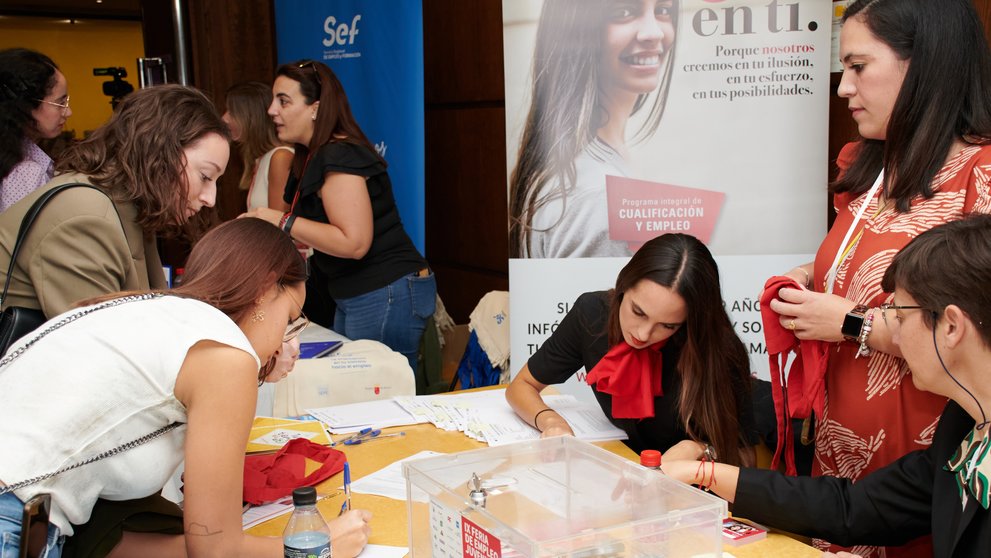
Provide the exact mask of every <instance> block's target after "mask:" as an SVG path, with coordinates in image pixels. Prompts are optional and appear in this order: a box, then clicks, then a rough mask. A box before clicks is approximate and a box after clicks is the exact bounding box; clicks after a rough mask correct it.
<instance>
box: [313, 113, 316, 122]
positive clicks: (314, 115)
mask: <svg viewBox="0 0 991 558" xmlns="http://www.w3.org/2000/svg"><path fill="white" fill-rule="evenodd" d="M316 119H317V113H315V112H314V113H313V120H316Z"/></svg>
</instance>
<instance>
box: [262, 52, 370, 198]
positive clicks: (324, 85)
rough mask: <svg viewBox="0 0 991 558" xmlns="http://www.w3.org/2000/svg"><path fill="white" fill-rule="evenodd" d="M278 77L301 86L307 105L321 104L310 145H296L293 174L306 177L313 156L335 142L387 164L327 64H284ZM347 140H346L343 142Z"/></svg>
mask: <svg viewBox="0 0 991 558" xmlns="http://www.w3.org/2000/svg"><path fill="white" fill-rule="evenodd" d="M275 75H276V76H284V77H287V78H289V79H291V80H293V81H297V82H299V90H300V92H301V93H302V94H303V97H305V98H306V104H308V105H312V104H313V103H315V102H317V101H320V110H318V111H317V119H316V120H315V121H314V122H313V137H312V138H310V144H309V145H301V144H296V156H295V157H294V158H293V162H292V173H293V175H294V176H295V177H296V178H297V179H300V178H302V177H303V167H304V166H306V160H307V158H308V157H309V155H310V153H311V152H313V151H316V150H317V149H319V148H320V146H322V145H325V144H328V143H330V142H332V141H345V142H351V143H356V144H358V145H362V146H364V147H366V148H368V149H369V150H370V151H371V152H372V153H374V154H375V156H376V157H378V158H379V160H380V161H382V164H383V165H384V164H385V159H382V157H381V156H380V155H379V154H378V151H376V150H375V146H374V145H373V144H372V142H371V141H369V140H368V138H367V137H366V136H365V132H363V131H361V127H360V126H358V122H357V121H356V120H355V119H354V115H353V114H352V113H351V103H349V102H348V96H347V94H346V93H345V92H344V86H343V85H341V80H339V79H337V76H336V75H335V74H334V72H333V71H332V70H331V69H330V68H328V67H327V65H326V64H322V63H320V62H316V61H314V60H305V59H304V60H297V61H295V62H290V63H289V64H283V65H281V66H279V68H278V69H277V70H276V71H275ZM342 138H343V139H342Z"/></svg>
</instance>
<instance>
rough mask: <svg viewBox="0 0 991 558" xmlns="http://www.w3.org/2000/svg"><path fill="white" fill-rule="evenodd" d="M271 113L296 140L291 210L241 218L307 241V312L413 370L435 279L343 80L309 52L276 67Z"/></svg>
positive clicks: (284, 136)
mask: <svg viewBox="0 0 991 558" xmlns="http://www.w3.org/2000/svg"><path fill="white" fill-rule="evenodd" d="M272 93H273V97H274V100H273V101H272V105H271V106H270V107H269V110H268V114H269V116H271V117H272V120H273V121H274V122H275V127H276V131H277V133H278V135H279V140H281V141H282V142H284V143H291V144H294V145H295V151H296V152H295V156H294V158H293V165H292V171H291V173H290V176H289V182H288V183H287V184H286V188H285V201H286V203H288V204H289V205H290V209H289V211H288V212H287V213H282V212H280V211H277V210H274V209H269V208H257V209H254V210H252V211H249V212H248V213H246V214H245V215H246V216H252V217H259V218H261V219H265V220H266V221H269V222H270V223H273V224H276V225H278V226H280V227H281V228H282V230H284V231H286V233H288V234H289V235H290V236H292V238H293V239H294V240H297V241H300V242H303V243H305V244H307V245H309V246H311V247H312V248H313V256H312V257H311V258H310V277H309V279H308V280H307V286H306V288H307V293H309V294H308V295H307V297H306V305H305V307H304V311H305V312H306V314H307V316H309V317H310V319H311V320H313V321H314V322H317V323H319V324H321V325H323V326H327V327H331V328H333V330H334V331H336V332H338V333H341V334H343V335H345V336H347V337H349V338H351V339H372V340H375V341H380V342H382V343H384V344H386V345H388V346H389V347H390V348H391V349H393V350H394V351H397V352H400V353H402V354H403V355H404V356H405V357H406V358H407V359H408V360H409V363H410V366H411V367H412V368H413V369H414V370H415V369H416V364H417V355H418V351H419V345H420V337H421V336H422V335H423V330H424V328H425V326H426V321H427V318H429V317H430V316H431V315H432V314H433V313H434V306H435V303H436V296H437V284H436V281H435V280H434V275H433V273H431V272H430V269H429V268H428V267H427V262H426V260H424V258H423V256H422V255H420V253H419V251H417V249H416V246H414V245H413V242H412V241H411V240H410V238H409V236H408V235H407V234H406V230H405V229H404V228H403V224H402V221H401V220H400V217H399V210H398V209H397V207H396V201H395V198H394V197H393V194H392V182H391V180H390V179H389V173H388V172H386V162H385V160H384V159H383V158H382V157H381V156H380V155H379V154H378V153H377V152H376V151H375V147H374V145H373V144H372V142H370V141H369V140H368V138H367V137H366V136H365V134H364V132H362V131H361V128H360V127H359V126H358V123H357V122H356V121H355V119H354V116H353V115H352V114H351V107H350V104H349V103H348V99H347V95H346V94H345V92H344V87H343V86H342V85H341V82H340V80H338V79H337V76H336V75H334V73H333V72H332V71H331V70H330V68H328V67H327V66H326V65H324V64H321V63H320V62H314V61H312V60H300V61H297V62H293V63H290V64H284V65H282V66H280V67H279V68H278V70H277V71H276V78H275V83H274V84H273V86H272Z"/></svg>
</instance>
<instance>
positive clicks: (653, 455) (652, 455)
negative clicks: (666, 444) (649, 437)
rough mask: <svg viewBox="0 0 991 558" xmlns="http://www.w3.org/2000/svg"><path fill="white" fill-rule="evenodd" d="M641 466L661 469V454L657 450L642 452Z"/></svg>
mask: <svg viewBox="0 0 991 558" xmlns="http://www.w3.org/2000/svg"><path fill="white" fill-rule="evenodd" d="M640 465H642V466H644V467H646V468H648V469H657V470H660V469H661V452H659V451H657V450H643V451H642V452H640Z"/></svg>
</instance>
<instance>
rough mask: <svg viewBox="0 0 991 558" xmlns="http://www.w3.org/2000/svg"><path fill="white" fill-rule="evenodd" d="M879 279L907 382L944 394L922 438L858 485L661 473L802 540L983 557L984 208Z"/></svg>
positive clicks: (986, 471)
mask: <svg viewBox="0 0 991 558" xmlns="http://www.w3.org/2000/svg"><path fill="white" fill-rule="evenodd" d="M882 285H883V287H884V290H885V291H887V292H890V293H892V295H891V296H890V297H889V302H886V303H884V304H883V305H882V306H881V307H880V308H879V310H878V313H879V316H878V321H879V322H880V323H884V324H885V327H886V328H887V329H888V331H889V334H890V335H891V339H892V343H893V344H894V345H895V346H897V347H899V348H900V349H901V354H902V356H903V357H904V358H905V360H906V361H907V362H908V366H909V368H910V369H911V382H912V384H913V385H914V387H915V388H916V389H919V390H924V391H926V392H929V393H932V394H933V395H934V396H938V397H939V398H941V399H943V400H944V401H945V400H946V399H947V398H948V399H949V400H950V401H949V403H948V404H944V409H943V410H942V414H941V416H940V418H939V421H938V423H937V424H936V426H935V433H934V435H933V438H932V444H930V445H928V446H926V448H925V449H919V450H915V451H913V452H911V453H909V454H907V455H905V456H903V457H902V458H900V459H898V460H897V461H895V462H894V463H891V464H889V465H888V466H886V467H884V468H881V469H879V470H877V471H874V472H872V473H871V474H869V475H866V476H864V477H862V478H861V479H859V480H857V481H856V482H852V481H851V480H849V479H843V478H836V477H819V478H810V477H786V476H784V475H781V474H780V473H777V472H775V471H768V470H757V469H738V468H736V467H730V466H727V465H724V464H721V463H719V464H715V465H708V464H706V465H701V464H699V463H697V462H689V461H678V462H673V461H669V460H667V459H666V460H665V461H664V472H665V473H667V474H668V475H670V476H671V477H673V478H675V479H678V480H680V481H682V482H686V483H692V484H698V485H703V486H708V487H709V488H710V489H711V490H712V491H713V492H715V493H716V494H717V495H719V496H721V497H723V498H725V499H727V500H729V501H730V502H733V514H734V515H739V516H740V517H745V518H748V519H752V520H754V521H758V522H760V523H763V524H765V525H770V526H772V527H775V528H778V529H783V530H786V531H790V532H794V533H798V534H801V535H804V536H811V537H821V538H824V539H828V540H830V541H835V542H837V543H840V544H843V545H882V546H897V545H902V544H904V543H906V542H908V541H910V540H912V539H915V538H917V537H920V536H924V535H928V534H930V533H931V534H932V552H931V554H930V556H935V557H937V558H951V557H952V558H967V557H974V558H978V557H980V558H984V557H986V556H991V510H989V508H991V492H989V490H991V482H989V481H991V451H989V447H991V437H989V436H988V433H989V430H991V426H989V422H988V420H989V418H991V382H989V381H988V380H989V373H991V372H989V369H988V363H989V362H991V290H989V289H988V285H991V216H988V215H975V216H972V217H968V218H965V219H963V220H960V221H954V222H951V223H948V224H945V225H940V226H937V227H935V228H933V229H930V230H928V231H926V232H923V233H922V234H920V235H919V236H918V237H916V238H915V239H914V240H912V241H911V242H910V243H909V244H908V246H906V247H905V248H904V249H903V250H902V251H901V252H899V253H898V255H896V256H895V257H894V260H893V261H892V262H891V265H890V266H889V267H888V269H887V271H885V273H884V278H883V282H882ZM861 548H870V547H856V549H855V550H854V552H856V553H857V554H860V549H861ZM827 555H831V554H829V553H827ZM840 555H848V554H846V553H840ZM889 555H891V554H889ZM899 556H900V555H899Z"/></svg>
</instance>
